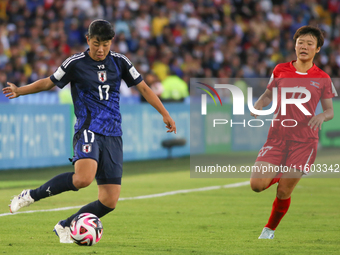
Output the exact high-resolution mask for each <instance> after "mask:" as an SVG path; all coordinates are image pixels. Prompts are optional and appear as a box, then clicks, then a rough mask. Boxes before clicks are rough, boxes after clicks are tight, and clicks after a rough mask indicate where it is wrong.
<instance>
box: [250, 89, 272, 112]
mask: <svg viewBox="0 0 340 255" xmlns="http://www.w3.org/2000/svg"><path fill="white" fill-rule="evenodd" d="M272 96H273V93H272V91H271V90H269V89H266V91H265V92H264V93H263V94H262V95H261V96H260V97H259V99H258V100H257V101H256V102H255V104H254V108H255V109H256V110H262V108H263V107H266V106H267V105H269V104H270V102H271V101H272ZM250 115H251V116H254V117H255V118H256V117H257V115H256V114H255V113H252V112H251V113H250Z"/></svg>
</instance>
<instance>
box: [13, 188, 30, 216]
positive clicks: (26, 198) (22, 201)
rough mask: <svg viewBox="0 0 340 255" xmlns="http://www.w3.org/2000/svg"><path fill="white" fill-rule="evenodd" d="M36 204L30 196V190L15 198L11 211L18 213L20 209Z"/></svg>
mask: <svg viewBox="0 0 340 255" xmlns="http://www.w3.org/2000/svg"><path fill="white" fill-rule="evenodd" d="M33 203H34V199H33V198H32V197H31V195H30V190H29V189H25V190H23V191H22V192H21V193H20V194H19V195H18V196H14V198H13V199H12V200H11V204H10V205H9V210H10V212H11V213H15V212H17V211H18V210H19V209H21V208H23V207H26V206H29V205H30V204H33Z"/></svg>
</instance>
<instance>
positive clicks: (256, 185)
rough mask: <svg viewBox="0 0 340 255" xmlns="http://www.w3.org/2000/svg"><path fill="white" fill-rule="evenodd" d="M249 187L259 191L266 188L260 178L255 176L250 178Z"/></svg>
mask: <svg viewBox="0 0 340 255" xmlns="http://www.w3.org/2000/svg"><path fill="white" fill-rule="evenodd" d="M250 187H251V189H252V190H253V191H255V192H261V191H263V190H265V189H266V187H265V185H263V183H262V182H261V181H260V179H255V178H252V179H250Z"/></svg>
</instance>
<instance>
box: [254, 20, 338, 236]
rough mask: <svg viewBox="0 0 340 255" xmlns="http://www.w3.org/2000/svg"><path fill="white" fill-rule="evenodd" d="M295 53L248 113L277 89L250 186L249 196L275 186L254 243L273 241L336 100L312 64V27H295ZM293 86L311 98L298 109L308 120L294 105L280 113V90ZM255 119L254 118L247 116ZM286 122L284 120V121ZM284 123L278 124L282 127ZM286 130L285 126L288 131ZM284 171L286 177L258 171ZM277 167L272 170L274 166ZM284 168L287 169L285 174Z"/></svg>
mask: <svg viewBox="0 0 340 255" xmlns="http://www.w3.org/2000/svg"><path fill="white" fill-rule="evenodd" d="M294 41H295V51H296V56H297V59H296V60H293V61H292V62H288V63H283V64H278V65H277V66H276V67H275V68H274V71H273V75H272V78H271V80H270V82H269V84H268V86H267V89H266V91H265V92H264V93H263V94H262V95H261V97H260V98H259V99H258V101H257V102H256V103H255V105H254V108H255V109H257V110H262V108H263V107H265V106H267V105H269V104H270V102H271V101H272V90H273V88H277V89H278V93H277V94H278V96H277V97H278V98H277V99H278V104H277V109H276V111H275V113H274V117H273V119H274V120H275V121H273V122H272V125H271V127H270V129H269V133H268V138H267V141H266V143H265V144H264V146H263V147H262V149H261V150H260V152H259V154H258V157H257V159H256V162H255V165H254V169H257V170H259V171H254V172H253V173H252V175H251V179H250V184H251V188H252V190H253V191H255V192H261V191H263V190H265V189H267V188H268V187H270V186H271V185H272V184H274V183H278V186H277V192H276V198H275V200H274V203H273V207H272V211H271V214H270V217H269V220H268V223H267V224H266V225H265V227H264V229H263V230H262V233H261V235H260V237H259V239H273V238H274V231H275V229H276V227H277V226H278V224H279V223H280V221H281V219H282V218H283V216H284V215H285V214H286V212H287V211H288V208H289V205H290V201H291V194H292V192H293V190H294V188H295V186H296V184H297V183H298V182H299V180H300V179H301V177H302V175H303V174H306V173H307V172H308V170H309V167H310V166H311V164H313V162H314V160H315V157H316V151H317V146H318V140H319V138H318V130H319V129H321V126H322V123H323V122H324V121H329V120H331V119H332V118H333V115H334V112H333V103H332V98H333V97H334V96H337V93H336V91H335V88H334V86H333V84H332V81H331V79H330V77H329V76H328V75H327V74H326V73H325V72H323V71H322V70H321V69H320V68H318V67H317V66H316V65H315V64H314V63H313V59H314V56H315V54H317V53H318V52H319V51H320V49H321V47H322V45H323V42H324V38H323V34H322V31H321V30H320V29H319V28H316V27H312V26H303V27H301V28H299V29H298V30H297V31H296V33H295V35H294ZM293 87H299V88H304V89H307V90H308V91H309V92H310V94H311V98H310V100H309V101H308V102H306V103H303V104H302V105H303V106H304V107H305V108H306V109H307V110H308V112H309V113H311V115H305V114H304V113H303V112H302V111H301V110H300V109H299V108H298V107H297V106H296V105H294V104H287V107H286V115H283V114H282V112H281V109H280V105H281V100H282V98H281V90H282V89H283V88H293ZM286 98H296V99H299V98H300V99H301V98H302V99H303V98H306V95H305V94H304V93H287V96H286ZM319 101H321V105H322V109H323V112H322V113H320V114H318V115H315V109H316V106H317V104H318V102H319ZM251 115H252V116H255V117H256V114H254V113H252V114H251ZM288 119H290V120H288ZM282 121H284V125H282ZM289 126H290V127H289ZM275 166H276V167H277V168H276V170H278V169H284V168H282V167H286V168H285V169H286V171H288V172H284V173H283V172H280V173H278V172H276V171H267V172H263V171H262V170H264V169H266V170H268V169H273V170H274V169H275ZM280 166H281V168H278V167H280ZM287 169H289V170H287Z"/></svg>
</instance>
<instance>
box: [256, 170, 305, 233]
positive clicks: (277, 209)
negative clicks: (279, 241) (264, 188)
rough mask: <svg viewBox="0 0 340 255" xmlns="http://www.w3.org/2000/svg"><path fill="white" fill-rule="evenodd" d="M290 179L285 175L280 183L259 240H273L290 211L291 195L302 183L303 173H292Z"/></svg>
mask: <svg viewBox="0 0 340 255" xmlns="http://www.w3.org/2000/svg"><path fill="white" fill-rule="evenodd" d="M289 177H290V178H285V174H283V176H282V178H281V179H280V181H279V185H278V187H277V191H276V198H275V200H274V203H273V206H272V211H271V214H270V217H269V220H268V223H267V224H266V225H265V227H264V229H263V231H262V233H261V235H260V237H259V239H273V238H274V231H275V229H276V227H277V226H278V225H279V223H280V221H281V220H282V218H283V217H284V216H285V214H286V213H287V211H288V209H289V206H290V201H291V194H292V192H293V190H294V188H295V186H296V185H297V184H298V182H299V181H300V179H301V177H302V172H295V173H290V174H289Z"/></svg>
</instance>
